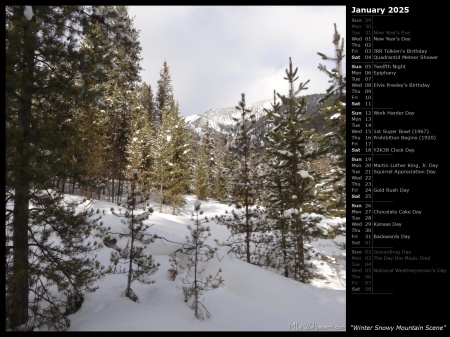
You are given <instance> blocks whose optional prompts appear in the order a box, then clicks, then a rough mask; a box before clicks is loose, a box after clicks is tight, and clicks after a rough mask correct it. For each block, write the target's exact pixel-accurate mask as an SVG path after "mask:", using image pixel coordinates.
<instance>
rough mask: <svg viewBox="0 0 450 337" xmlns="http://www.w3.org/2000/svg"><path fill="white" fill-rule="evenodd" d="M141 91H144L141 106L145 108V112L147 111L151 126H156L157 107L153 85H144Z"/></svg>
mask: <svg viewBox="0 0 450 337" xmlns="http://www.w3.org/2000/svg"><path fill="white" fill-rule="evenodd" d="M140 90H141V91H142V95H141V104H142V106H143V107H144V109H145V111H147V114H148V119H149V123H150V125H155V124H156V106H155V100H154V97H153V91H152V87H151V85H149V84H147V83H145V82H144V83H143V84H142V86H141V88H140Z"/></svg>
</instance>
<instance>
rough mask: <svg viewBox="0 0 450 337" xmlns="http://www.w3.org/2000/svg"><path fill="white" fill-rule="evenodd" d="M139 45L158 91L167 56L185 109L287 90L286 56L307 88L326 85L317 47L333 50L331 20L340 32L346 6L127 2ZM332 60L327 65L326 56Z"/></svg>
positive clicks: (250, 100)
mask: <svg viewBox="0 0 450 337" xmlns="http://www.w3.org/2000/svg"><path fill="white" fill-rule="evenodd" d="M129 13H130V16H131V17H135V27H136V28H137V29H139V30H140V31H141V32H140V42H141V45H142V48H143V51H142V54H141V56H142V57H143V62H142V64H141V65H142V67H143V68H144V71H143V72H142V73H141V76H142V80H143V81H145V82H147V83H148V84H150V85H151V86H152V89H153V91H154V92H156V82H157V80H158V79H159V73H160V71H161V69H162V67H163V63H164V60H167V63H168V66H169V69H170V74H171V78H172V85H173V88H174V96H175V99H176V100H177V101H178V102H179V103H180V112H181V114H182V115H185V116H189V115H193V114H200V113H203V112H205V111H207V110H208V109H210V108H216V107H230V106H234V105H236V104H237V102H238V101H239V100H240V94H241V93H242V92H245V93H246V98H247V102H248V103H253V102H257V101H260V100H264V99H271V98H272V95H273V90H274V89H275V90H277V91H279V92H281V93H286V90H287V84H286V81H284V80H283V77H284V70H285V69H286V68H287V66H288V61H289V57H291V58H292V62H293V66H294V67H298V68H299V71H298V74H299V82H300V81H301V82H305V81H306V80H308V79H309V80H310V85H309V86H308V87H309V90H307V91H305V92H304V94H313V93H319V92H324V91H325V89H326V88H327V87H328V85H329V84H328V78H327V76H326V75H325V74H323V73H322V72H320V71H319V70H318V68H317V67H318V65H319V63H323V61H322V59H321V58H320V57H319V56H318V55H317V52H323V53H325V54H328V55H330V56H332V55H333V44H332V38H333V34H334V23H336V24H337V27H338V31H339V33H340V34H341V37H344V38H345V28H346V26H345V6H142V7H141V6H130V7H129ZM330 66H332V64H331V63H330Z"/></svg>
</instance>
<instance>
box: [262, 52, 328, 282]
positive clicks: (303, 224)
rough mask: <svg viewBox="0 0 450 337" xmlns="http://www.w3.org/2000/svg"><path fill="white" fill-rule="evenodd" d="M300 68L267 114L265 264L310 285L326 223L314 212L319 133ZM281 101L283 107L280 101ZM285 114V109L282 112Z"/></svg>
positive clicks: (291, 72)
mask: <svg viewBox="0 0 450 337" xmlns="http://www.w3.org/2000/svg"><path fill="white" fill-rule="evenodd" d="M297 70H298V68H295V69H293V67H292V62H291V59H290V58H289V67H288V68H287V69H286V77H285V80H287V81H288V86H289V91H288V95H281V94H279V93H276V96H275V93H274V102H273V104H272V109H271V110H268V111H267V114H268V121H267V122H268V124H269V131H268V132H267V133H266V135H265V144H266V148H265V156H266V161H265V162H266V165H267V171H266V176H265V183H266V188H267V195H266V202H265V205H266V208H267V221H266V238H265V239H264V242H265V243H266V244H267V247H266V251H265V254H267V256H266V257H265V258H264V259H263V260H265V262H266V263H268V265H269V266H270V267H272V268H276V269H281V270H282V271H283V274H284V275H285V276H286V277H291V278H294V279H296V280H299V281H301V282H304V283H307V282H309V280H310V279H311V278H312V277H313V276H315V274H314V272H313V271H312V269H313V265H312V264H311V263H308V260H309V259H310V258H311V253H310V251H309V248H308V247H309V245H308V244H309V243H310V242H311V241H312V240H313V239H314V234H315V232H316V231H317V229H316V228H315V225H316V224H317V222H318V221H319V220H320V219H319V218H316V217H311V216H310V215H309V214H308V212H311V211H314V210H315V209H314V208H315V207H314V203H313V201H314V187H315V184H314V180H315V177H314V172H312V171H311V168H310V163H311V162H312V161H313V160H314V159H315V158H316V157H317V152H316V151H315V150H314V147H313V146H312V144H313V143H314V140H315V137H316V134H315V130H314V129H310V128H308V125H310V124H309V121H310V119H311V118H312V116H311V115H310V116H309V117H306V113H305V97H304V96H303V97H302V98H301V99H297V98H296V97H297V96H298V95H299V94H300V92H301V91H303V90H306V89H307V87H306V85H307V84H308V82H309V81H306V82H305V83H300V84H299V86H298V89H296V88H295V87H294V83H295V82H296V81H297V80H298V76H297ZM277 97H278V98H279V99H280V100H281V103H282V105H281V104H280V103H279V102H277V100H276V98H277ZM282 106H284V107H285V109H284V110H282V109H281V107H282Z"/></svg>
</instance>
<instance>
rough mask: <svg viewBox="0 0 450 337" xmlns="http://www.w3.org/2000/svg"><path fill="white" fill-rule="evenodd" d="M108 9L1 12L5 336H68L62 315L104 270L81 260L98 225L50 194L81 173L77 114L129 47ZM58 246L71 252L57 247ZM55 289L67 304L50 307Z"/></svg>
mask: <svg viewBox="0 0 450 337" xmlns="http://www.w3.org/2000/svg"><path fill="white" fill-rule="evenodd" d="M109 9H110V8H106V7H105V8H103V7H102V8H98V7H90V6H7V7H6V10H5V13H6V16H5V27H6V30H5V46H6V48H5V50H6V53H5V59H6V67H5V69H6V83H7V86H6V102H7V105H6V113H5V115H6V118H5V119H6V130H5V131H6V139H7V140H8V141H7V151H6V155H7V156H8V158H6V163H7V166H6V168H7V172H6V178H7V179H6V186H7V197H6V198H7V199H9V200H13V201H14V205H13V206H12V209H11V208H9V209H7V211H6V214H7V219H8V221H7V223H6V227H7V233H12V234H11V235H9V234H8V240H7V246H8V247H11V248H9V251H10V252H11V254H10V256H9V263H8V265H9V267H8V268H9V269H8V271H7V272H6V276H7V279H6V303H7V305H6V312H7V329H8V330H23V329H30V330H32V329H35V328H41V329H50V330H65V329H67V327H68V326H69V324H70V322H69V321H68V319H67V317H66V316H64V312H63V311H64V310H62V309H61V308H64V307H65V304H66V303H67V302H71V299H73V298H77V297H78V298H79V294H80V293H82V292H83V291H89V290H91V289H93V287H92V284H93V282H94V281H95V279H96V278H98V277H101V266H100V265H98V263H96V262H95V261H94V260H93V259H89V258H87V257H83V256H85V253H86V252H87V251H90V250H92V249H94V248H95V247H94V248H93V247H85V246H84V245H83V244H82V242H83V240H82V238H80V236H84V237H87V236H88V235H89V233H90V232H91V231H93V230H94V228H96V225H95V224H94V223H92V221H90V220H89V219H88V218H89V215H88V214H85V215H77V214H74V212H72V211H71V209H70V208H69V209H67V208H65V207H64V206H61V198H60V197H59V196H58V195H56V194H54V193H53V192H50V191H51V190H58V186H57V185H56V184H55V183H56V182H58V180H61V179H62V180H63V181H64V179H65V178H63V177H67V176H75V175H77V174H78V173H79V171H78V169H79V166H78V165H72V164H73V163H76V160H77V159H79V156H77V153H80V152H79V151H80V148H78V145H79V144H83V142H81V140H82V136H80V134H79V132H78V131H79V125H78V123H77V122H78V119H77V112H78V111H80V110H84V109H91V108H93V107H94V105H95V104H97V102H98V100H99V99H100V98H101V97H100V93H99V92H98V91H96V90H92V89H93V88H95V87H96V86H100V85H101V83H102V82H103V81H105V80H106V79H107V78H108V74H105V73H104V72H103V69H105V68H106V67H108V64H109V63H110V62H111V58H109V57H106V56H105V51H107V50H109V48H111V46H110V45H114V48H118V47H120V46H122V45H124V44H129V41H127V39H126V37H125V36H124V35H121V34H123V32H122V31H121V30H123V29H124V28H123V27H122V26H117V25H115V26H111V25H108V24H107V22H108V20H112V18H114V17H116V15H117V14H116V12H114V10H112V11H110V10H109ZM125 28H126V27H125ZM99 29H102V30H104V31H105V32H109V34H110V36H109V39H108V43H109V44H110V45H106V44H102V43H100V41H99V43H98V44H96V45H92V46H91V48H85V47H84V45H83V44H82V43H81V41H84V40H88V39H91V40H92V39H94V37H95V36H96V35H97V31H98V30H99ZM103 47H105V48H104V49H103ZM101 49H102V50H101ZM81 153H83V152H81ZM47 191H48V192H47ZM30 204H32V205H36V206H33V208H30ZM55 238H56V239H57V240H59V241H60V242H62V243H63V244H64V245H63V246H61V247H65V248H61V247H60V246H59V245H56V244H54V243H53V242H52V240H54V239H55ZM77 253H79V256H78V255H77ZM52 283H53V284H56V285H57V286H58V287H60V289H61V293H64V294H65V295H66V297H61V298H58V299H54V294H53V293H52V292H51V287H50V285H51V284H52Z"/></svg>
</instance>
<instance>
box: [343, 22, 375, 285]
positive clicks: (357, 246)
mask: <svg viewBox="0 0 450 337" xmlns="http://www.w3.org/2000/svg"><path fill="white" fill-rule="evenodd" d="M371 20H372V18H371V17H370V16H359V17H352V26H351V28H352V29H351V76H350V90H351V95H350V98H351V99H350V111H351V113H350V115H351V120H350V147H351V167H350V177H349V178H350V180H349V181H350V186H349V187H350V193H349V194H350V199H351V210H350V221H349V223H350V227H351V231H350V232H351V241H350V247H351V261H350V267H351V291H352V293H371V292H372V164H371V162H372V112H371V106H372V95H371V91H372V74H371V62H372V60H371V55H372V45H371V39H372V35H371V31H372V24H371Z"/></svg>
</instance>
